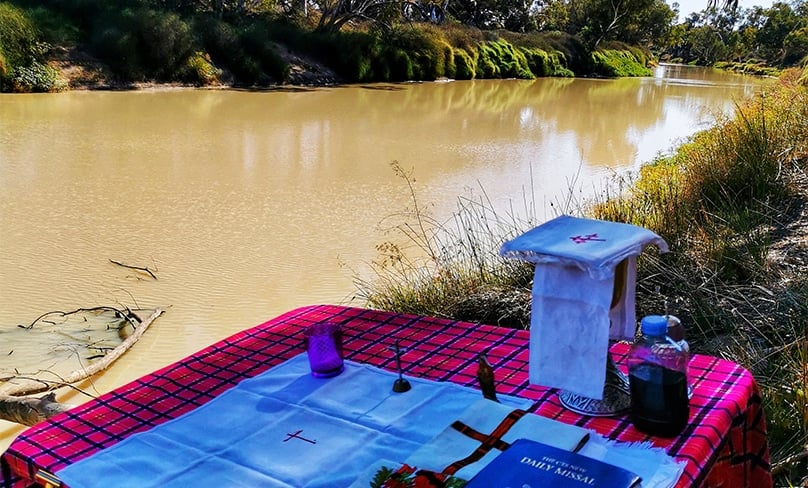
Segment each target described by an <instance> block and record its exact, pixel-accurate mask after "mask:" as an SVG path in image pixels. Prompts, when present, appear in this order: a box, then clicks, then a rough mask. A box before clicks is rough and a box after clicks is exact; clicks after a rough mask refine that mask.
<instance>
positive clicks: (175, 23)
mask: <svg viewBox="0 0 808 488" xmlns="http://www.w3.org/2000/svg"><path fill="white" fill-rule="evenodd" d="M136 15H137V22H135V23H134V25H133V28H134V29H135V32H134V33H133V35H134V37H135V39H136V45H137V51H138V53H139V55H140V62H141V63H142V65H143V70H144V72H145V73H146V74H147V76H149V77H151V78H155V79H161V80H172V79H176V78H177V77H178V73H179V72H180V70H181V68H182V67H183V66H184V65H185V63H186V61H187V59H188V57H189V56H190V55H191V54H192V53H193V49H194V38H193V36H192V34H191V27H190V26H189V25H188V23H186V22H185V21H184V20H182V19H181V18H180V17H179V16H178V15H177V14H174V13H171V12H163V11H157V10H151V9H149V10H145V11H141V12H139V13H137V14H136Z"/></svg>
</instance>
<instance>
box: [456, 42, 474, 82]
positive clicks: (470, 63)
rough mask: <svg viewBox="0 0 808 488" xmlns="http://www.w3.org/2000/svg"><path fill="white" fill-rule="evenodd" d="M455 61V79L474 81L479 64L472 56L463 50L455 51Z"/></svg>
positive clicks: (457, 49)
mask: <svg viewBox="0 0 808 488" xmlns="http://www.w3.org/2000/svg"><path fill="white" fill-rule="evenodd" d="M453 52H454V60H455V78H457V79H458V80H472V79H474V77H475V75H476V74H477V63H475V62H474V59H473V58H472V57H471V55H470V54H469V53H468V52H467V51H466V50H465V49H462V48H459V47H458V48H455V49H453Z"/></svg>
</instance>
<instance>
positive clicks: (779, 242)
mask: <svg viewBox="0 0 808 488" xmlns="http://www.w3.org/2000/svg"><path fill="white" fill-rule="evenodd" d="M807 71H808V70H807ZM807 82H808V75H806V72H802V73H801V72H799V71H796V70H792V71H788V72H786V73H784V74H783V76H782V77H781V78H780V81H779V83H778V84H777V85H776V86H774V87H773V88H771V89H769V90H767V91H766V92H765V93H764V94H762V95H760V96H758V97H757V98H755V99H754V100H752V101H751V102H750V103H748V104H746V105H743V106H741V107H738V109H737V111H736V115H734V116H733V117H732V118H729V119H726V120H722V121H719V123H718V124H717V125H716V126H715V127H714V128H712V129H710V130H708V131H705V132H702V133H699V134H697V135H696V136H694V137H693V138H692V139H691V140H690V141H689V142H687V143H686V144H684V145H683V146H681V147H680V148H678V150H677V151H676V152H675V153H674V154H672V155H670V156H668V157H662V158H659V159H658V160H655V161H652V162H650V163H648V164H647V165H645V166H644V167H643V168H642V170H641V171H640V173H639V174H638V175H636V177H634V178H630V179H626V180H622V181H620V182H618V184H617V185H615V188H613V189H611V190H609V191H605V192H604V194H603V195H602V197H601V198H600V199H599V201H597V202H587V203H583V202H567V205H561V207H562V208H560V211H562V212H565V213H579V214H584V215H589V216H592V217H596V218H602V219H607V220H616V221H623V222H630V223H634V224H637V225H641V226H644V227H647V228H650V229H652V230H654V231H656V232H657V233H659V234H660V235H661V236H663V237H664V238H665V240H666V241H667V242H668V243H669V245H670V247H671V252H670V253H667V254H663V255H659V254H656V253H653V252H646V253H644V254H643V257H642V259H641V262H640V269H639V277H638V283H639V284H638V291H637V293H638V305H637V308H638V309H637V312H638V315H640V316H641V315H644V314H649V313H659V312H660V311H662V310H663V307H664V303H663V302H664V300H666V299H667V300H668V301H669V303H670V305H671V306H670V310H671V313H674V314H675V315H677V316H679V317H680V318H681V319H682V321H683V323H684V324H685V326H686V327H687V329H688V331H689V332H688V333H689V340H690V341H691V343H692V347H693V349H694V351H695V352H698V353H705V354H711V355H716V356H720V357H723V358H726V359H730V360H733V361H736V362H738V363H740V364H742V365H743V366H745V367H746V368H747V369H749V370H750V371H751V372H752V373H753V374H754V375H755V377H756V379H757V381H758V383H759V385H760V388H761V391H762V395H763V401H764V408H765V412H766V416H767V421H768V428H769V440H770V447H771V451H772V461H773V466H774V471H775V473H776V479H777V483H776V485H777V486H787V485H788V484H789V483H790V484H791V485H794V486H803V485H804V484H805V483H806V482H808V479H807V478H808V460H806V459H804V458H803V457H802V456H804V455H805V453H806V451H808V396H806V394H807V390H808V175H806V172H807V171H808V89H807V88H806V85H808V83H807ZM397 170H398V171H399V172H400V173H401V175H402V176H403V177H404V180H405V181H406V182H407V183H408V184H409V185H410V190H411V191H412V192H413V202H414V206H413V208H412V209H411V210H410V211H409V212H408V213H407V214H406V215H404V216H403V217H404V219H403V222H404V223H403V224H402V225H401V226H400V227H399V228H398V229H399V231H401V232H402V233H403V234H404V237H406V239H405V240H406V241H407V242H409V243H411V244H412V245H413V246H414V247H415V251H413V250H412V249H402V247H401V245H399V246H396V245H393V244H389V243H388V244H383V245H381V246H379V251H380V259H379V260H378V261H377V262H376V263H375V272H376V273H375V276H374V279H373V280H371V281H364V280H359V281H358V283H357V286H358V289H359V294H360V296H361V297H363V298H364V299H365V300H366V302H367V304H368V305H369V306H372V307H377V308H382V309H388V310H397V311H404V312H413V313H420V314H427V315H434V316H444V317H452V318H457V319H463V320H471V321H479V322H481V323H490V324H495V325H506V326H515V327H527V324H528V323H529V314H530V310H529V300H530V283H531V278H532V266H530V265H526V264H523V263H521V262H514V261H511V260H503V259H501V258H499V256H498V249H499V246H500V245H501V243H502V242H503V241H504V240H506V239H509V238H511V237H513V236H515V235H518V234H521V233H522V232H524V231H525V230H527V229H529V228H531V227H533V226H535V225H536V224H537V223H538V222H536V221H535V219H533V218H532V217H531V216H532V215H533V214H532V213H530V211H529V209H530V204H529V203H526V204H525V207H526V209H528V212H526V215H527V216H526V217H524V218H520V219H515V218H513V217H510V216H502V215H498V214H497V213H496V212H495V211H494V210H492V207H491V205H488V204H487V203H486V200H485V198H484V197H483V198H482V199H480V200H477V201H470V200H461V201H460V208H459V211H458V213H457V214H456V216H455V220H454V222H451V223H450V224H448V225H447V224H445V223H439V222H435V221H433V220H431V219H430V217H429V215H428V214H427V213H425V212H424V211H422V209H421V208H420V207H419V206H418V204H417V203H418V202H417V197H416V194H415V188H414V186H412V181H413V179H412V178H411V175H407V174H405V173H403V172H402V170H401V168H400V167H397ZM527 200H529V199H526V201H527ZM411 256H417V257H411Z"/></svg>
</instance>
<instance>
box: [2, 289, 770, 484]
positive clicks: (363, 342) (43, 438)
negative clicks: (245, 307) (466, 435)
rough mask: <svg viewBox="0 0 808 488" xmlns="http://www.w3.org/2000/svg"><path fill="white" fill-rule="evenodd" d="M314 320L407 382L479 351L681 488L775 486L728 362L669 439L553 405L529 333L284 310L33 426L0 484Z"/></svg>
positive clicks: (452, 376) (718, 363) (471, 377)
mask: <svg viewBox="0 0 808 488" xmlns="http://www.w3.org/2000/svg"><path fill="white" fill-rule="evenodd" d="M323 320H333V321H338V322H340V323H343V324H344V330H345V337H346V339H345V348H346V356H347V358H348V359H352V360H354V361H358V362H365V363H369V364H373V365H375V366H379V367H382V368H385V369H389V370H393V371H394V370H395V359H394V357H393V354H392V353H391V352H390V350H389V346H390V345H392V344H393V341H394V340H395V339H399V341H400V345H401V347H402V348H404V349H406V352H405V353H404V354H403V355H402V364H403V366H404V370H405V374H408V375H411V376H420V377H423V378H429V379H433V380H437V381H452V382H455V383H459V384H462V385H467V386H476V371H477V362H476V361H477V354H478V353H479V352H480V351H488V359H489V361H490V362H491V363H492V365H493V366H494V369H495V371H496V379H497V392H498V393H502V394H510V395H519V396H522V397H525V398H529V399H533V400H536V401H537V402H539V406H538V409H537V410H536V412H537V413H538V414H540V415H543V416H545V417H549V418H553V419H557V420H560V421H562V422H566V423H569V424H575V425H579V426H583V427H586V428H591V429H594V430H595V431H597V432H599V433H601V434H603V435H606V436H608V437H609V438H612V439H616V440H620V441H640V440H650V441H652V442H653V443H654V444H655V445H657V446H659V447H662V448H664V449H666V450H667V452H668V454H670V455H671V456H674V457H675V458H676V459H678V460H683V461H686V462H687V467H686V469H685V473H684V475H683V476H682V478H681V479H680V481H679V483H678V485H677V486H678V487H685V486H710V487H717V486H725V487H751V488H765V487H770V486H772V478H771V472H770V467H769V450H768V444H767V440H766V421H765V418H764V415H763V410H762V408H761V404H760V395H759V391H758V388H757V385H756V383H755V380H754V378H753V377H752V375H751V374H750V373H749V372H748V371H746V370H745V369H743V368H741V367H740V366H738V365H737V364H735V363H732V362H729V361H724V360H721V359H717V358H714V357H708V356H700V355H695V356H694V357H693V358H692V359H691V363H690V373H691V381H692V384H693V397H692V399H691V403H690V405H691V413H690V421H689V425H688V426H687V428H686V429H685V430H684V432H682V434H681V435H680V436H678V437H676V438H673V439H661V438H655V437H647V436H645V435H644V434H642V433H640V432H638V431H637V430H635V429H634V428H633V427H632V426H631V423H630V422H629V420H628V418H627V417H625V416H620V417H614V418H602V417H600V418H595V417H587V416H582V415H579V414H576V413H574V412H571V411H569V410H567V409H565V408H564V407H562V406H561V404H560V403H559V401H558V398H557V395H556V391H555V390H552V389H548V388H543V387H539V386H534V385H530V384H529V383H528V336H529V333H528V332H527V331H523V330H514V329H507V328H500V327H491V326H485V325H477V324H471V323H467V322H457V321H450V320H442V319H435V318H429V317H420V316H414V315H404V314H394V313H388V312H380V311H375V310H367V309H360V308H351V307H341V306H333V305H318V306H309V307H304V308H300V309H296V310H292V311H290V312H287V313H285V314H283V315H281V316H280V317H277V318H275V319H272V320H270V321H268V322H266V323H264V324H262V325H259V326H257V327H254V328H252V329H248V330H245V331H242V332H239V333H237V334H235V335H233V336H231V337H229V338H227V339H225V340H223V341H221V342H219V343H217V344H214V345H212V346H209V347H207V348H205V349H203V350H202V351H200V352H198V353H197V354H194V355H193V356H190V357H188V358H186V359H184V360H182V361H179V362H177V363H174V364H171V365H169V366H167V367H165V368H163V369H161V370H159V371H157V372H155V373H152V374H150V375H147V376H144V377H142V378H140V379H138V380H136V381H134V382H132V383H130V384H128V385H125V386H123V387H121V388H118V389H116V390H114V391H112V392H110V393H107V394H105V395H103V396H101V397H100V398H98V399H97V400H93V401H90V402H88V403H86V404H83V405H81V406H78V407H76V408H74V409H72V410H70V411H69V412H66V413H63V414H60V415H58V416H56V417H53V418H52V419H50V420H48V421H46V422H43V423H41V424H38V425H36V426H34V427H31V428H30V429H28V430H26V431H25V432H23V433H22V434H20V435H19V436H18V437H17V439H16V440H15V441H14V442H13V443H12V444H11V446H10V447H9V448H8V450H7V451H6V452H5V453H4V454H3V455H2V457H0V464H1V465H2V477H0V482H2V485H3V486H5V487H13V488H17V487H28V486H33V485H35V484H36V481H37V479H38V478H37V476H38V475H39V474H41V473H42V472H46V473H54V472H56V471H58V470H59V469H61V468H62V467H64V466H66V465H68V464H70V463H72V462H75V461H78V460H79V459H82V458H85V457H87V456H90V455H92V454H93V453H95V452H98V451H99V450H101V449H103V448H105V447H109V446H111V445H113V444H115V443H117V442H119V441H121V440H122V439H124V438H126V437H127V436H130V435H132V434H134V433H136V432H140V431H143V430H147V429H149V428H151V427H152V426H155V425H158V424H161V423H163V422H165V421H167V420H170V419H172V418H175V417H177V416H179V415H182V414H183V413H185V412H188V411H190V410H192V409H194V408H196V407H198V406H199V405H202V404H204V403H206V402H208V401H210V400H211V399H212V398H214V397H215V396H216V395H218V394H220V393H222V392H223V391H225V390H227V389H229V388H231V387H232V386H234V385H235V384H236V383H238V382H239V381H240V380H242V379H244V378H247V377H251V376H254V375H256V374H259V373H261V372H263V371H265V370H266V369H268V368H270V367H272V366H273V365H276V364H279V363H281V362H283V361H285V360H287V359H289V358H291V357H292V356H294V355H296V354H299V353H300V352H302V351H303V339H302V335H301V331H302V329H303V328H304V327H306V326H308V325H310V324H312V323H316V322H320V321H323ZM627 352H628V346H627V345H625V344H615V345H614V346H613V347H612V354H613V356H614V358H615V360H616V361H617V363H618V365H622V364H624V361H625V355H626V353H627Z"/></svg>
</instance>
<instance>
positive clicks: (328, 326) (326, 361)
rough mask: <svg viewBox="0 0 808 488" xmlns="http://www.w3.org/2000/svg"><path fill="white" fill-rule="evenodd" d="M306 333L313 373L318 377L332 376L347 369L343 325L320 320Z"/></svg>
mask: <svg viewBox="0 0 808 488" xmlns="http://www.w3.org/2000/svg"><path fill="white" fill-rule="evenodd" d="M304 335H305V336H306V352H307V353H308V356H309V366H311V374H312V375H314V376H316V377H318V378H330V377H332V376H336V375H338V374H340V373H342V370H344V369H345V363H344V361H343V354H342V326H340V325H339V324H335V323H332V322H320V323H317V324H314V325H311V326H309V327H307V328H306V330H305V331H304Z"/></svg>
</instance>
